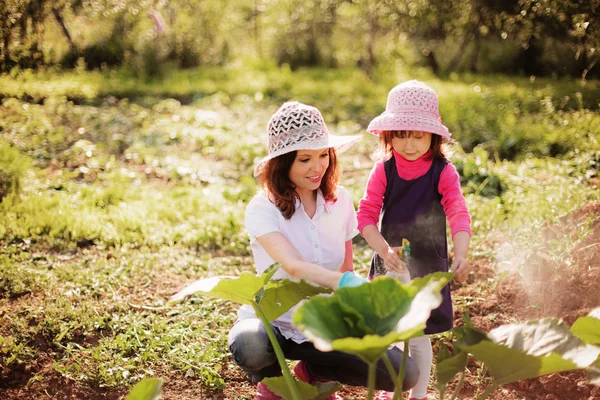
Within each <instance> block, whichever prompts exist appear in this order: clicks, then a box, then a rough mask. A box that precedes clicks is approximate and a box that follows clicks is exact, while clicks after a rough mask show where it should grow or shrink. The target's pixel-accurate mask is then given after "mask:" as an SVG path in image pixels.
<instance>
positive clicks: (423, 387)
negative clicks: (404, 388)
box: [408, 335, 433, 399]
mask: <svg viewBox="0 0 600 400" xmlns="http://www.w3.org/2000/svg"><path fill="white" fill-rule="evenodd" d="M408 348H409V351H410V352H409V354H410V357H411V358H412V359H413V360H414V361H415V364H416V365H417V368H418V369H419V379H418V380H417V384H416V385H415V386H414V387H413V388H412V389H411V391H410V396H409V398H411V399H412V398H415V399H424V398H426V397H427V385H428V384H429V376H430V375H431V364H432V362H433V351H432V349H431V339H430V338H429V336H427V335H424V336H419V337H416V338H412V339H410V342H408Z"/></svg>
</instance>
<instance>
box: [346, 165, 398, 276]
mask: <svg viewBox="0 0 600 400" xmlns="http://www.w3.org/2000/svg"><path fill="white" fill-rule="evenodd" d="M386 187H387V179H386V177H385V170H384V167H383V162H377V163H376V164H375V166H374V167H373V169H372V170H371V175H369V180H368V181H367V187H366V188H365V194H364V195H363V198H362V199H361V200H360V203H359V205H358V213H357V217H358V230H359V231H360V234H361V235H362V236H363V237H364V238H365V240H366V241H367V243H369V246H371V248H372V249H373V250H375V252H376V253H377V254H379V256H380V257H381V258H382V259H383V263H384V266H385V268H386V269H388V270H389V271H395V272H398V273H404V271H406V264H404V262H403V261H402V260H401V259H400V256H399V255H398V250H399V247H390V245H389V244H388V242H386V240H385V239H384V237H383V236H382V235H381V232H379V229H378V228H377V223H378V222H379V214H380V213H381V207H382V206H383V196H384V195H385V189H386Z"/></svg>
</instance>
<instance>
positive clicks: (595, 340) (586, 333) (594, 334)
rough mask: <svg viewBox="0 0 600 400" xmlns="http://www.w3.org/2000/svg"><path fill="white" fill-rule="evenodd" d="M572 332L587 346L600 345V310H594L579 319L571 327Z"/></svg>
mask: <svg viewBox="0 0 600 400" xmlns="http://www.w3.org/2000/svg"><path fill="white" fill-rule="evenodd" d="M571 332H572V333H573V334H574V335H575V336H577V337H578V338H579V339H581V340H582V341H583V342H584V343H587V344H600V308H596V309H594V310H592V312H591V313H590V314H589V315H587V316H585V317H581V318H578V319H577V321H575V323H574V324H573V326H572V327H571Z"/></svg>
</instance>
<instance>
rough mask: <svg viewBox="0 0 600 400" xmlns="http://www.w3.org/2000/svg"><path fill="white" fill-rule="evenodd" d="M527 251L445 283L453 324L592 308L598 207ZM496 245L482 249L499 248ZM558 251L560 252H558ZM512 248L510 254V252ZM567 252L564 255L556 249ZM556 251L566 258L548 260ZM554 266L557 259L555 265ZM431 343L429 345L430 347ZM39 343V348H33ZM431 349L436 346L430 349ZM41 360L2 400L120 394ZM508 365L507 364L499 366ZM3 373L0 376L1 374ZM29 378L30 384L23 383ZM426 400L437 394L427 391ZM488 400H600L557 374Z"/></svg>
mask: <svg viewBox="0 0 600 400" xmlns="http://www.w3.org/2000/svg"><path fill="white" fill-rule="evenodd" d="M582 232H584V233H585V234H582ZM540 239H541V243H546V244H547V245H543V246H536V248H535V249H527V248H524V249H522V248H518V249H517V251H515V252H514V253H518V254H519V257H518V258H513V259H507V258H506V257H504V258H500V259H497V258H494V259H487V258H475V259H474V260H473V261H472V267H473V268H472V273H471V275H470V276H469V278H468V280H467V282H464V283H460V284H453V286H454V287H453V294H454V298H455V302H456V303H457V305H456V307H455V315H454V317H455V325H457V326H460V325H462V324H463V316H462V314H463V312H465V311H468V312H469V315H470V318H471V321H472V323H473V324H474V326H475V327H476V328H477V329H480V330H483V331H489V330H491V329H493V328H495V327H497V326H499V325H502V324H506V323H514V322H522V321H526V320H529V319H537V318H544V317H557V318H561V319H563V320H564V321H565V322H566V323H567V324H569V325H571V324H572V323H573V322H574V321H575V320H576V319H577V318H578V317H580V316H584V315H587V314H588V313H589V312H590V311H591V310H592V309H594V308H596V307H600V202H595V203H590V204H588V205H587V206H585V207H583V208H582V209H580V210H577V211H576V212H574V213H572V214H570V215H568V216H566V217H564V218H562V219H561V220H560V221H559V223H558V224H556V225H555V226H551V227H547V229H544V230H543V233H541V234H540ZM505 243H506V240H505V239H504V238H497V239H496V242H495V243H490V246H493V247H496V248H499V247H501V245H503V244H505ZM561 246H562V247H561ZM513 248H515V247H513ZM564 248H567V250H564ZM557 251H567V254H561V256H560V257H555V256H556V252H557ZM555 259H559V260H561V262H560V263H557V261H555ZM434 343H435V342H434ZM43 345H44V344H43V343H41V344H40V346H43ZM434 350H437V343H435V344H434ZM52 361H53V360H52V359H51V358H50V357H49V356H46V357H40V358H39V359H38V360H37V362H36V363H35V364H33V365H29V367H28V369H27V370H12V371H9V372H8V373H4V374H2V375H0V376H1V377H2V382H0V388H1V389H2V390H0V393H1V394H2V399H19V400H21V399H50V398H51V399H91V400H96V399H122V398H124V397H125V391H114V390H108V389H103V388H91V387H88V386H85V385H82V384H80V383H77V382H75V381H72V380H70V379H67V378H65V377H63V376H61V375H60V374H58V373H57V372H56V371H54V369H53V368H52ZM507 362H510V360H507ZM4 372H6V371H4ZM33 375H35V376H36V378H34V379H30V378H31V376H33ZM155 375H156V376H161V377H162V378H164V379H165V385H164V394H163V399H174V400H175V399H176V400H179V399H181V400H188V399H189V400H191V399H199V400H209V399H211V400H213V399H214V400H221V399H235V400H237V399H253V398H254V396H255V387H254V385H252V384H250V383H249V382H248V381H247V380H246V378H245V376H244V374H243V372H242V371H241V370H240V369H239V368H237V367H236V366H235V365H234V364H233V363H232V362H227V363H225V364H224V365H223V369H222V376H223V377H224V379H225V381H226V385H227V386H226V388H225V390H223V391H219V392H212V391H210V390H208V389H207V388H206V387H203V385H201V384H200V381H199V379H197V378H185V377H183V376H182V374H180V373H177V372H174V371H172V370H168V371H167V370H165V371H155ZM489 382H490V380H489V378H488V377H486V376H485V373H484V372H483V370H482V368H481V366H480V365H479V364H478V363H476V362H474V361H473V360H470V362H469V363H468V367H467V372H466V374H465V381H464V386H463V389H462V391H461V394H460V396H459V398H460V399H465V400H471V399H475V398H476V397H477V395H478V394H481V392H482V391H483V390H485V388H486V386H487V385H489ZM340 394H341V395H342V396H344V397H345V398H346V399H356V400H362V399H366V398H367V393H366V390H365V389H363V388H353V387H345V388H344V389H343V390H342V391H341V392H340ZM428 398H429V399H430V400H432V399H437V398H438V396H437V392H433V391H432V392H430V394H429V397H428ZM489 398H490V399H493V400H522V399H524V400H600V387H595V386H592V385H589V384H587V383H586V381H585V374H584V373H583V372H569V373H557V374H551V375H547V376H544V377H541V378H538V379H530V380H526V381H522V382H518V383H513V384H509V385H505V386H502V387H500V388H499V389H497V390H496V391H494V392H493V393H492V394H491V396H490V397H489Z"/></svg>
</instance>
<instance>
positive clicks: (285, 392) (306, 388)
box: [262, 376, 342, 400]
mask: <svg viewBox="0 0 600 400" xmlns="http://www.w3.org/2000/svg"><path fill="white" fill-rule="evenodd" d="M262 382H263V383H264V384H265V385H267V387H268V388H269V390H271V391H272V392H273V393H275V394H276V395H278V396H281V397H283V398H284V399H291V398H292V393H291V392H290V389H289V388H288V386H287V384H286V383H285V379H284V378H283V377H282V376H279V377H276V378H265V379H263V380H262ZM296 386H297V387H298V392H300V397H301V398H302V399H306V400H325V399H327V398H328V397H329V396H331V395H332V394H333V393H335V392H337V391H338V390H340V389H341V388H342V385H340V383H339V382H317V384H316V386H313V385H310V384H308V383H306V382H302V381H298V380H296Z"/></svg>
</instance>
